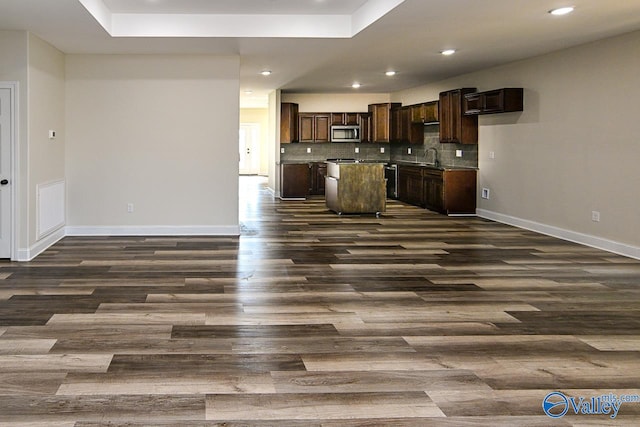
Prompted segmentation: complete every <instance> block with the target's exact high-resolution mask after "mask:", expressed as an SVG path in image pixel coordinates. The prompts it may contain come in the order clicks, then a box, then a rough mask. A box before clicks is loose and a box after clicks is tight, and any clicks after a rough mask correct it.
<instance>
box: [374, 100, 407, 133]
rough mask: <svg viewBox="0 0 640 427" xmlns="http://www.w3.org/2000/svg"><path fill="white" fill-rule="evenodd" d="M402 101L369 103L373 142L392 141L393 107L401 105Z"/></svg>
mask: <svg viewBox="0 0 640 427" xmlns="http://www.w3.org/2000/svg"><path fill="white" fill-rule="evenodd" d="M400 105H401V104H400V103H391V102H386V103H383V104H371V105H369V113H371V142H391V139H392V135H391V133H392V126H393V125H394V123H392V114H391V109H393V108H396V107H400Z"/></svg>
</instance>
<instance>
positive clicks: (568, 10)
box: [549, 6, 574, 16]
mask: <svg viewBox="0 0 640 427" xmlns="http://www.w3.org/2000/svg"><path fill="white" fill-rule="evenodd" d="M573 9H574V7H573V6H567V7H559V8H557V9H551V10H550V11H549V13H550V14H552V15H556V16H561V15H566V14H567V13H571V12H573Z"/></svg>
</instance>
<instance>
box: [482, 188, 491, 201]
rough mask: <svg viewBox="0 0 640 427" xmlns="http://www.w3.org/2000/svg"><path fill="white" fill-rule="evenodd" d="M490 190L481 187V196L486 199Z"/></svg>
mask: <svg viewBox="0 0 640 427" xmlns="http://www.w3.org/2000/svg"><path fill="white" fill-rule="evenodd" d="M490 192H491V190H489V189H488V188H483V189H482V198H483V199H487V200H488V199H489V195H490Z"/></svg>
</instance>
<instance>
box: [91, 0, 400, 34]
mask: <svg viewBox="0 0 640 427" xmlns="http://www.w3.org/2000/svg"><path fill="white" fill-rule="evenodd" d="M78 1H79V2H80V3H81V4H82V5H83V6H84V8H85V9H87V11H88V12H89V13H90V14H91V15H92V16H93V17H94V19H95V20H96V21H97V22H98V23H99V24H100V25H101V26H102V27H103V28H104V29H105V31H107V33H109V34H110V35H111V36H112V37H225V38H235V37H271V38H278V37H289V38H350V37H353V36H355V35H356V34H358V33H359V32H360V31H362V30H364V29H365V28H367V27H368V26H369V25H371V24H373V23H374V22H375V21H377V20H378V19H380V18H381V17H383V16H384V15H386V14H387V13H388V12H390V11H391V10H393V9H394V8H396V7H397V6H398V5H400V4H401V3H403V2H404V0H367V1H365V2H364V3H363V4H362V5H361V6H360V7H359V8H357V9H356V10H354V11H353V12H352V13H348V12H343V13H340V14H314V13H308V14H301V13H280V14H264V13H250V12H247V10H244V11H243V13H198V12H197V11H194V10H189V9H184V10H182V11H181V12H180V13H177V12H176V13H121V12H117V11H116V12H114V11H113V10H112V9H110V8H109V7H108V6H107V4H106V3H105V2H104V1H103V0H78ZM246 9H247V8H246Z"/></svg>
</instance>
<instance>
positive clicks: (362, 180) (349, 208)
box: [325, 161, 387, 215]
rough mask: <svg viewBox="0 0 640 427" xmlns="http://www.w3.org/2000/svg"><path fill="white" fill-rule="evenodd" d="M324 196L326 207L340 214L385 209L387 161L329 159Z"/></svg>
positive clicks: (374, 211) (377, 211)
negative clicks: (363, 161) (332, 160)
mask: <svg viewBox="0 0 640 427" xmlns="http://www.w3.org/2000/svg"><path fill="white" fill-rule="evenodd" d="M325 200H326V204H327V207H328V208H329V209H330V210H332V211H334V212H336V213H337V214H339V215H341V214H363V213H374V214H376V215H379V214H380V213H381V212H384V211H385V210H386V202H387V187H386V180H385V178H384V163H361V162H353V161H350V162H343V161H335V162H327V176H326V177H325Z"/></svg>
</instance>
